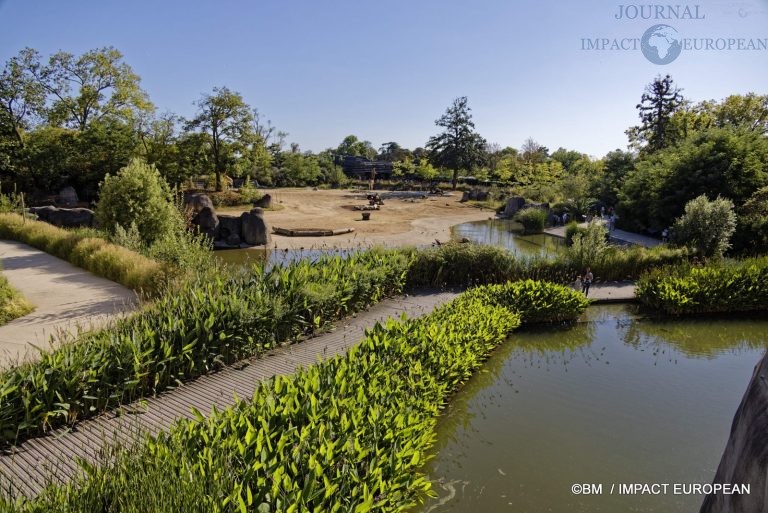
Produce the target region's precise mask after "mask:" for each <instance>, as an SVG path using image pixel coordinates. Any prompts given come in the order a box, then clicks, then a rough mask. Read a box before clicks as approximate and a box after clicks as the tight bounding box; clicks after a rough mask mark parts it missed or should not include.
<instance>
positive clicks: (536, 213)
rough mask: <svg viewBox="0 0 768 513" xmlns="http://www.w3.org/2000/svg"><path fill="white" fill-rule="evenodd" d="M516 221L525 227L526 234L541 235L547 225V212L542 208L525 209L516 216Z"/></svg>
mask: <svg viewBox="0 0 768 513" xmlns="http://www.w3.org/2000/svg"><path fill="white" fill-rule="evenodd" d="M515 221H517V222H518V223H520V224H522V225H523V229H524V230H525V233H541V232H543V231H544V227H545V226H546V225H547V212H546V211H544V210H542V209H540V208H524V209H522V210H521V211H519V212H518V213H517V214H515Z"/></svg>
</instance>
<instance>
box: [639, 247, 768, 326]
mask: <svg viewBox="0 0 768 513" xmlns="http://www.w3.org/2000/svg"><path fill="white" fill-rule="evenodd" d="M635 294H636V296H637V298H638V299H639V300H640V302H641V303H642V305H643V306H645V307H646V308H648V309H651V310H654V311H657V312H661V313H664V314H667V315H685V314H705V313H730V312H758V311H763V312H764V311H768V258H767V257H762V258H755V259H749V260H742V261H739V262H728V263H715V264H710V265H708V266H705V267H694V266H690V265H685V266H677V267H667V268H664V269H657V270H654V271H651V272H649V273H647V274H646V275H644V276H643V277H642V278H641V279H640V280H639V281H638V283H637V288H636V290H635Z"/></svg>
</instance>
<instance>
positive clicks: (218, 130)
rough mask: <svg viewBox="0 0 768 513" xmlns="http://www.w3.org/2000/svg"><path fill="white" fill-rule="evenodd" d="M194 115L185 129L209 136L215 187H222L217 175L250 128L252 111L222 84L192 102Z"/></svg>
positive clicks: (239, 97)
mask: <svg viewBox="0 0 768 513" xmlns="http://www.w3.org/2000/svg"><path fill="white" fill-rule="evenodd" d="M195 105H197V108H198V112H197V115H196V116H195V117H194V118H193V119H192V120H190V121H189V122H188V123H187V129H188V130H200V131H201V132H203V133H206V134H208V135H209V136H210V143H211V144H210V152H211V162H212V164H213V168H214V172H215V173H216V190H217V191H221V190H223V188H224V187H223V185H222V181H221V175H222V174H223V173H224V172H226V170H227V167H228V159H227V158H226V157H227V156H228V155H231V153H232V151H233V150H234V149H235V148H236V147H237V146H239V145H242V143H243V139H244V138H246V137H247V136H248V135H249V134H250V132H251V130H252V126H253V125H252V123H253V114H252V111H251V109H250V107H249V106H248V104H247V103H245V100H243V97H242V96H241V95H240V93H237V92H234V91H230V90H229V89H228V88H226V87H221V88H218V87H216V88H214V89H213V94H203V96H202V97H201V98H200V99H199V100H198V101H197V102H196V103H195Z"/></svg>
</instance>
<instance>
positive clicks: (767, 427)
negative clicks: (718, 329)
mask: <svg viewBox="0 0 768 513" xmlns="http://www.w3.org/2000/svg"><path fill="white" fill-rule="evenodd" d="M766 379H768V355H765V356H763V358H762V360H760V362H759V363H758V364H757V366H756V367H755V371H754V372H753V373H752V379H751V380H750V382H749V385H747V391H746V392H745V393H744V397H743V398H742V399H741V404H740V405H739V409H738V410H736V415H735V416H734V418H733V424H732V425H731V434H730V436H729V437H728V443H727V444H726V446H725V451H724V452H723V457H722V458H721V459H720V465H719V466H718V467H717V473H716V474H715V479H714V480H713V481H712V482H713V483H730V484H739V485H741V484H748V485H750V492H749V494H743V495H741V494H732V495H728V494H724V493H716V494H709V495H707V496H706V497H705V498H704V503H703V504H702V505H701V509H700V510H699V513H754V512H759V511H766V504H768V385H767V384H766Z"/></svg>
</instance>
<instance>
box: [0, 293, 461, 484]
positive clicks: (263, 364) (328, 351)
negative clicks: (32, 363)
mask: <svg viewBox="0 0 768 513" xmlns="http://www.w3.org/2000/svg"><path fill="white" fill-rule="evenodd" d="M456 295H457V294H456V293H455V292H424V293H418V294H414V295H411V296H405V297H399V298H394V299H388V300H384V301H382V302H381V303H379V304H377V305H375V306H373V307H371V308H370V309H369V310H368V311H365V312H360V313H358V314H357V316H355V317H351V318H348V319H345V320H343V321H340V322H339V323H337V325H336V326H335V329H334V330H333V331H331V332H329V333H325V334H321V335H319V336H316V337H313V338H310V339H307V340H305V341H302V342H300V343H297V344H293V345H290V346H286V347H283V348H279V349H276V350H274V351H271V352H269V353H267V354H266V355H264V356H262V357H260V358H251V359H248V360H244V361H242V362H239V363H238V364H235V365H233V366H230V367H227V368H225V369H223V370H221V371H220V372H217V373H215V374H210V375H207V376H202V377H200V378H198V379H196V380H195V381H192V382H190V383H187V384H185V385H183V386H181V387H179V388H178V389H176V390H173V391H171V392H166V393H163V394H161V395H159V396H157V397H154V398H148V399H144V400H140V401H136V402H135V403H132V404H129V405H127V406H125V407H123V408H120V409H118V410H116V411H112V412H108V413H105V414H104V415H101V416H100V417H97V418H95V419H92V420H88V421H84V422H81V423H80V424H77V425H76V426H75V428H74V429H69V428H62V429H58V430H56V431H53V432H51V433H50V434H49V435H47V436H44V437H39V438H34V439H31V440H28V441H26V442H24V443H23V444H21V445H19V446H17V447H13V448H12V449H10V450H9V451H7V452H6V453H4V454H2V455H0V490H2V492H0V493H3V494H8V493H9V492H10V494H12V495H19V494H22V495H26V496H27V497H33V496H35V495H36V494H38V493H39V492H40V491H41V490H42V488H43V487H44V486H45V485H46V484H47V483H49V482H55V483H66V482H67V481H68V480H69V479H70V478H71V476H72V475H73V473H74V472H76V471H77V470H78V468H79V466H78V460H80V459H82V460H85V461H89V462H98V461H99V456H100V454H101V452H102V450H103V448H104V447H106V446H107V445H109V444H114V443H116V442H119V443H124V444H129V443H131V442H132V441H134V440H135V439H136V438H137V434H138V433H139V432H148V433H151V434H156V433H158V432H160V431H161V430H166V429H168V428H169V427H170V426H171V425H172V424H173V423H174V422H175V421H176V420H177V419H181V418H193V417H194V415H193V414H192V408H193V407H194V408H196V409H197V410H199V411H200V412H202V413H203V414H209V413H210V412H211V410H212V408H213V407H214V406H215V407H216V408H219V409H222V408H226V407H227V406H231V405H233V404H234V403H235V399H234V396H235V394H237V397H239V398H249V397H251V396H252V395H253V392H254V391H255V390H256V388H257V387H258V386H259V383H260V382H262V381H264V380H266V379H269V378H271V377H272V376H275V375H278V374H291V373H293V372H295V371H296V370H297V369H298V368H299V367H304V366H307V365H310V364H313V363H315V362H317V361H318V359H321V358H327V357H331V356H334V355H337V354H342V353H345V352H346V351H347V349H348V348H349V347H351V346H352V345H354V344H356V343H357V342H359V341H360V340H361V339H362V336H363V334H364V331H365V329H366V328H369V327H371V326H373V325H374V324H375V323H376V322H379V321H383V320H385V319H387V318H398V317H400V316H401V315H402V314H406V315H408V316H409V317H417V316H420V315H424V314H426V313H429V312H431V311H432V310H433V309H434V308H435V307H437V306H438V305H440V304H442V303H444V302H446V301H448V300H450V299H452V298H454V297H455V296H456Z"/></svg>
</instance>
